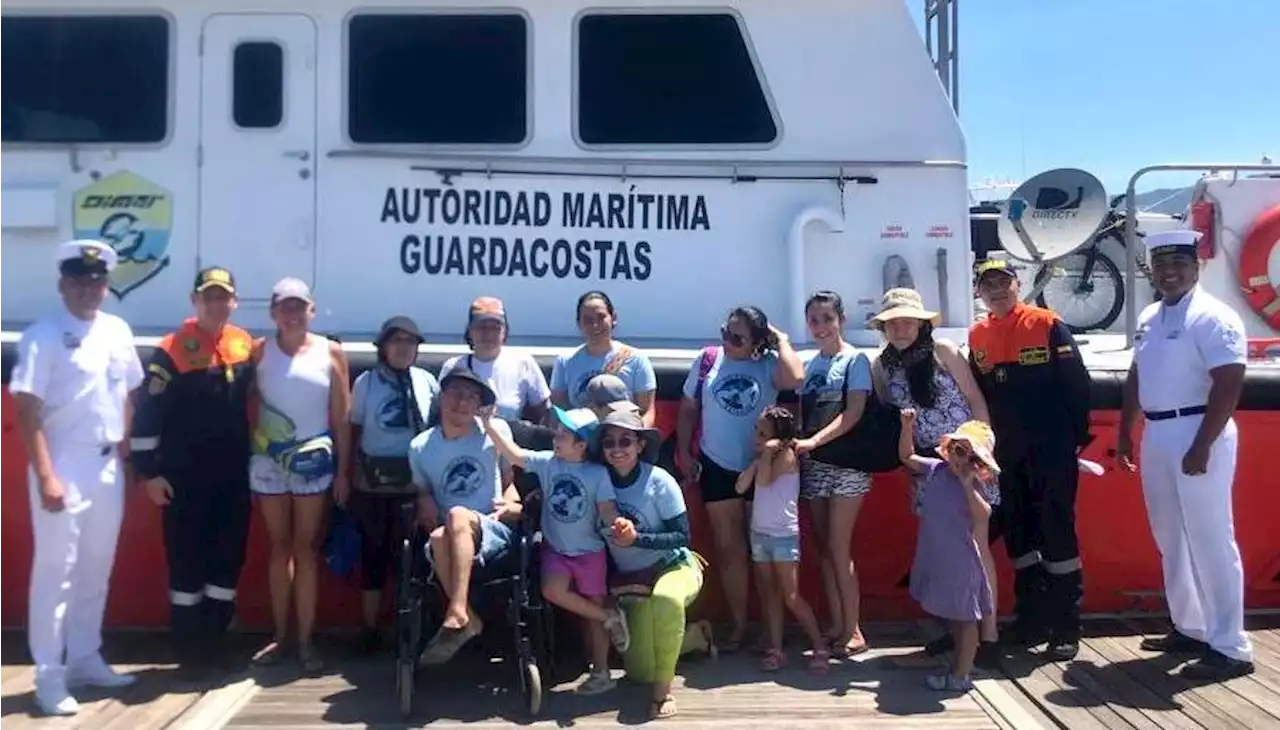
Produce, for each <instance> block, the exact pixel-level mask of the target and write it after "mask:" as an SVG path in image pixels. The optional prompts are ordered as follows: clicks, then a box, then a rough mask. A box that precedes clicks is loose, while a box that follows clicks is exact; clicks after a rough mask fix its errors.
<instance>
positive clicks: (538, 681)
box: [520, 661, 542, 717]
mask: <svg viewBox="0 0 1280 730" xmlns="http://www.w3.org/2000/svg"><path fill="white" fill-rule="evenodd" d="M520 691H521V694H522V695H523V697H524V706H525V709H527V710H528V711H529V716H530V717H537V716H538V712H539V711H541V710H542V672H540V671H538V665H537V664H534V663H533V662H532V661H526V662H523V664H522V666H521V667H520Z"/></svg>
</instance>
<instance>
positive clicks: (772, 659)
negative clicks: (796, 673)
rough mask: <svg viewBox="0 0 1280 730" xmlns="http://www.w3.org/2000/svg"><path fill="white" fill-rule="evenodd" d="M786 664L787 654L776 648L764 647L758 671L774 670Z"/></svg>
mask: <svg viewBox="0 0 1280 730" xmlns="http://www.w3.org/2000/svg"><path fill="white" fill-rule="evenodd" d="M786 665H787V655H786V654H783V653H782V652H781V651H780V650H778V649H766V650H765V652H764V658H763V659H761V660H760V671H762V672H776V671H778V670H779V669H782V668H783V667H785V666H786Z"/></svg>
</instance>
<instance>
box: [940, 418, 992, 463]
mask: <svg viewBox="0 0 1280 730" xmlns="http://www.w3.org/2000/svg"><path fill="white" fill-rule="evenodd" d="M955 441H964V442H965V443H967V444H969V448H970V449H972V450H973V455H974V456H976V457H978V460H979V461H981V462H982V463H983V464H985V465H986V466H987V468H988V469H990V470H991V473H992V474H999V473H1000V464H998V463H996V457H995V448H996V435H995V432H994V431H992V430H991V427H990V426H988V425H987V424H985V423H983V422H982V421H968V422H966V423H964V424H962V425H961V426H960V427H959V428H957V429H956V430H955V431H953V432H951V433H949V434H946V435H944V436H943V437H942V438H941V439H939V440H938V452H939V453H941V454H946V453H947V449H948V448H950V446H951V444H952V443H953V442H955Z"/></svg>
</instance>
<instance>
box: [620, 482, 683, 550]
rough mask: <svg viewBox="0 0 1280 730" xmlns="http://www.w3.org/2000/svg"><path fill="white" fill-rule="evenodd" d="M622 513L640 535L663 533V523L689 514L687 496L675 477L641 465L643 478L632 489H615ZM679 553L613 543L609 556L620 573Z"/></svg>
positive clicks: (632, 485)
mask: <svg viewBox="0 0 1280 730" xmlns="http://www.w3.org/2000/svg"><path fill="white" fill-rule="evenodd" d="M613 493H614V496H615V497H616V498H617V501H618V514H619V515H620V516H622V517H626V518H627V519H629V520H631V522H632V523H633V524H635V526H636V531H637V532H661V531H663V523H664V522H666V521H667V520H670V519H674V518H676V517H679V516H680V515H682V514H684V513H685V506H684V493H683V492H681V491H680V485H679V484H677V483H676V480H675V478H674V477H672V476H671V475H670V474H668V473H667V472H666V471H664V470H663V469H660V468H657V467H654V466H653V465H652V464H641V465H640V475H639V476H638V477H636V481H635V482H634V483H632V484H631V486H629V487H617V486H615V487H614V490H613ZM676 552H677V551H675V550H651V549H649V548H642V547H636V546H635V545H631V546H628V547H621V546H619V545H615V544H614V543H613V541H612V540H610V541H609V555H610V556H612V557H613V563H614V565H615V566H617V568H618V570H620V571H622V572H624V573H631V572H634V571H637V570H644V569H645V568H648V567H650V566H653V565H656V564H658V563H659V562H670V561H672V560H674V559H675V558H676Z"/></svg>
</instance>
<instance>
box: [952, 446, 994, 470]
mask: <svg viewBox="0 0 1280 730" xmlns="http://www.w3.org/2000/svg"><path fill="white" fill-rule="evenodd" d="M950 451H951V453H953V454H955V455H956V457H957V458H960V459H968V460H969V463H970V464H972V465H974V466H977V467H985V466H986V465H987V462H985V461H983V460H982V457H980V456H978V455H977V454H975V453H973V449H971V448H969V445H968V444H966V443H964V442H963V441H957V442H954V443H952V444H951V448H950Z"/></svg>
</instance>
